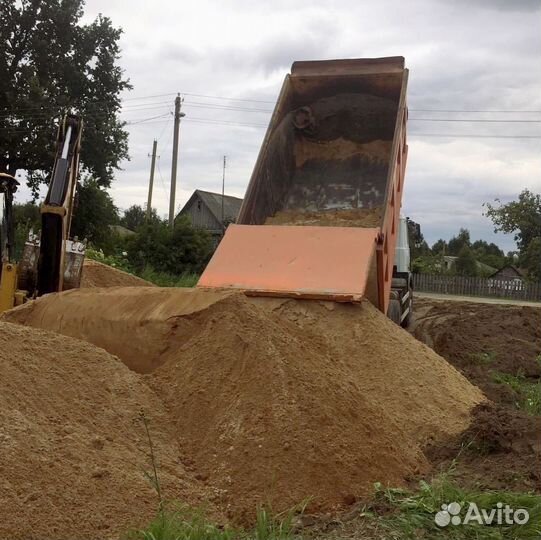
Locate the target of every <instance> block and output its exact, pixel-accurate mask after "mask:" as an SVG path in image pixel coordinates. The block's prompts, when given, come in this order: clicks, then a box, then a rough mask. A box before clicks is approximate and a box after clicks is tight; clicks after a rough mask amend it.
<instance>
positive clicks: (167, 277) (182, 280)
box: [138, 266, 199, 287]
mask: <svg viewBox="0 0 541 540" xmlns="http://www.w3.org/2000/svg"><path fill="white" fill-rule="evenodd" d="M138 275H139V277H141V278H143V279H146V280H147V281H150V282H151V283H154V284H155V285H158V286H159V287H194V286H195V284H196V283H197V281H198V280H199V275H198V274H194V273H189V272H185V273H183V274H180V275H173V274H168V273H167V272H158V271H157V270H154V269H153V268H151V267H149V266H147V267H146V268H145V269H144V270H143V271H142V272H140V273H139V274H138Z"/></svg>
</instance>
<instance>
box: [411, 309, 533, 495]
mask: <svg viewBox="0 0 541 540" xmlns="http://www.w3.org/2000/svg"><path fill="white" fill-rule="evenodd" d="M415 310H416V311H415V324H414V328H412V331H413V333H414V335H415V336H416V337H418V338H419V339H421V340H422V341H423V342H425V343H426V344H428V345H430V346H431V347H433V348H434V349H435V350H436V351H437V352H439V353H440V354H441V355H442V356H444V357H445V358H447V360H449V361H450V362H451V363H452V364H454V365H455V366H456V367H457V368H458V369H460V371H461V372H462V373H464V374H465V375H466V376H467V377H468V379H470V380H471V381H472V382H473V383H474V384H476V385H478V386H479V387H481V388H482V389H483V390H484V391H485V393H486V395H487V396H488V397H489V398H490V399H492V400H493V401H494V403H493V404H483V405H481V406H479V407H477V408H476V409H475V411H474V414H473V421H472V425H471V427H470V428H469V429H468V430H467V431H466V432H465V433H463V434H462V435H460V436H458V437H454V438H451V439H449V440H448V441H446V442H445V443H443V444H441V445H435V446H432V447H431V448H429V449H428V450H427V455H428V456H429V458H430V460H431V461H432V462H433V463H434V464H436V466H437V467H438V468H441V469H442V470H448V468H449V466H450V465H451V463H452V464H453V469H454V475H455V476H456V477H458V478H460V480H461V482H462V484H463V485H472V486H474V485H475V486H477V487H479V486H481V487H482V488H484V489H506V490H512V491H529V490H532V489H533V490H537V491H540V490H541V440H540V438H539V433H540V432H541V418H540V417H539V416H535V415H532V414H526V413H525V412H523V411H521V410H517V406H518V405H519V404H520V403H521V402H522V401H523V400H524V399H525V396H523V395H521V391H522V390H521V388H523V387H522V384H526V385H529V384H531V385H533V384H535V383H536V382H538V381H539V377H540V375H541V364H540V363H539V361H538V360H536V357H537V355H538V354H539V352H540V350H541V309H539V308H532V307H520V306H509V305H497V304H481V303H468V302H441V301H434V300H426V299H419V300H417V301H416V307H415ZM516 376H519V379H511V380H516V381H522V383H521V384H516V385H515V384H507V383H506V382H505V381H506V380H507V379H506V377H516Z"/></svg>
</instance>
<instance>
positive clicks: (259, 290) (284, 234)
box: [197, 225, 379, 302]
mask: <svg viewBox="0 0 541 540" xmlns="http://www.w3.org/2000/svg"><path fill="white" fill-rule="evenodd" d="M378 232H379V231H378V229H364V228H358V227H309V226H302V227H301V226H285V225H281V226H280V225H230V226H229V227H228V228H227V231H226V233H225V236H224V238H223V239H222V241H221V242H220V245H219V246H218V248H217V250H216V252H215V253H214V256H213V257H212V259H211V261H210V262H209V264H208V266H207V268H206V269H205V271H204V272H203V275H202V276H201V278H200V279H199V282H198V284H197V286H198V287H219V288H223V287H225V288H235V289H242V290H245V291H246V292H247V293H249V294H253V295H260V296H279V297H300V298H312V299H323V300H334V301H338V302H359V301H360V300H361V299H362V298H363V296H364V295H365V289H366V284H367V281H368V273H369V268H370V264H371V261H372V257H373V256H374V252H375V247H376V238H377V235H378Z"/></svg>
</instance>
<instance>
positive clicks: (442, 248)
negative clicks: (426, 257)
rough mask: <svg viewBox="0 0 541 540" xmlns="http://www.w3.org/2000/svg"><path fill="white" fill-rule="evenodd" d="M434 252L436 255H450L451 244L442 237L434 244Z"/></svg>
mask: <svg viewBox="0 0 541 540" xmlns="http://www.w3.org/2000/svg"><path fill="white" fill-rule="evenodd" d="M432 253H434V255H448V254H449V246H448V245H447V242H446V241H445V240H443V239H442V238H440V239H439V240H438V241H437V242H434V244H433V245H432Z"/></svg>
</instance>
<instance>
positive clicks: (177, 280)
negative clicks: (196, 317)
mask: <svg viewBox="0 0 541 540" xmlns="http://www.w3.org/2000/svg"><path fill="white" fill-rule="evenodd" d="M86 256H87V257H88V258H89V259H92V260H95V261H98V262H101V263H103V264H107V265H109V266H112V267H113V268H118V269H119V270H123V271H124V272H128V273H129V274H133V275H134V276H138V277H140V278H142V279H144V280H146V281H150V282H151V283H154V285H158V287H195V285H196V283H197V281H198V280H199V275H198V274H195V273H192V272H183V273H182V274H178V275H177V274H169V273H168V272H160V271H158V270H155V269H154V268H152V267H146V268H145V269H144V270H143V271H141V272H137V271H135V269H134V268H132V267H131V266H130V264H129V262H128V260H127V259H126V257H123V256H120V255H109V256H108V255H104V254H103V253H102V252H101V251H97V250H95V249H91V248H89V249H87V250H86Z"/></svg>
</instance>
